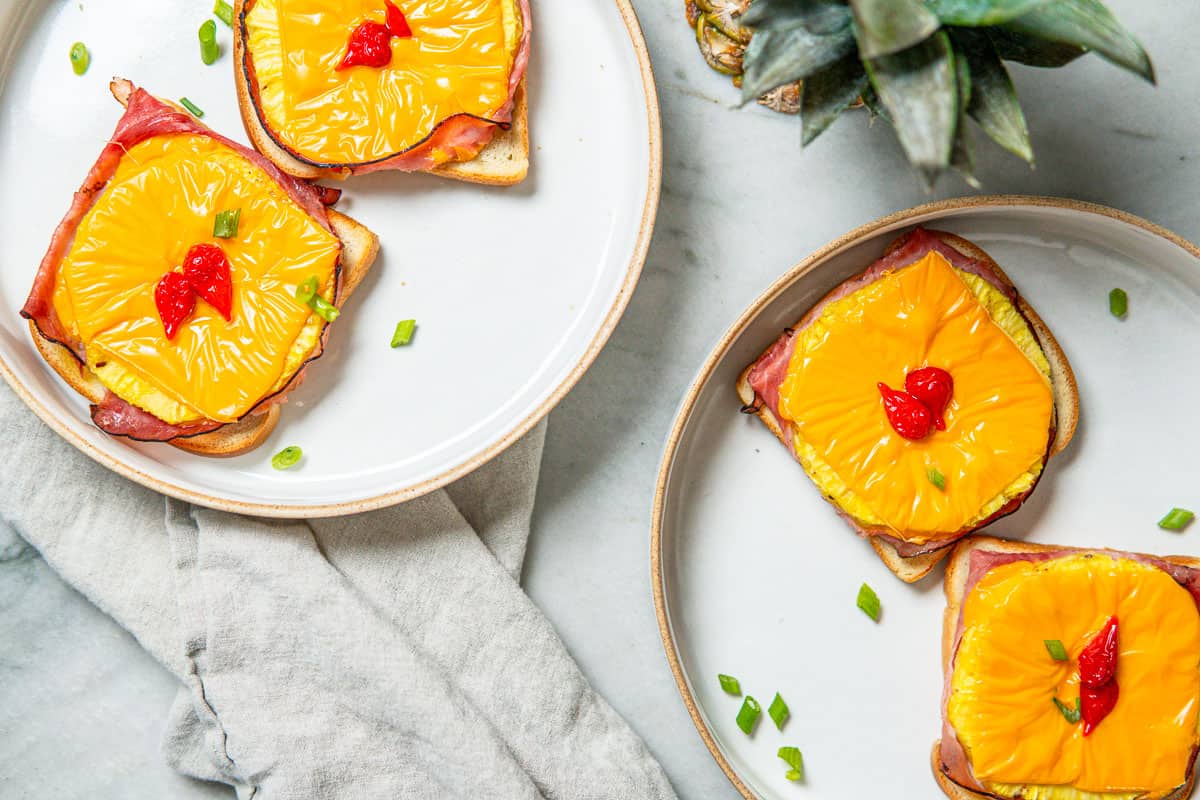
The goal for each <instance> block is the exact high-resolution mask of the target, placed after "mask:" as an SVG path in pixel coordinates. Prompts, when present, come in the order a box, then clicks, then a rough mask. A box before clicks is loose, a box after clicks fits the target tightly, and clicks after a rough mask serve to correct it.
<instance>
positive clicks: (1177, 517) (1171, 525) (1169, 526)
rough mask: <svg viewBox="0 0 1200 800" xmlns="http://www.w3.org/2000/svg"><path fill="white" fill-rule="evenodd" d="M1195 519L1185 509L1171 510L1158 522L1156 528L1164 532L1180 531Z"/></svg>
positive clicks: (1193, 515)
mask: <svg viewBox="0 0 1200 800" xmlns="http://www.w3.org/2000/svg"><path fill="white" fill-rule="evenodd" d="M1195 518H1196V515H1195V514H1193V513H1192V512H1191V511H1188V510H1187V509H1186V508H1172V509H1171V510H1170V511H1168V512H1167V515H1166V516H1165V517H1163V518H1162V519H1160V520H1159V521H1158V527H1160V528H1162V529H1163V530H1164V531H1181V530H1183V529H1184V528H1186V527H1187V526H1188V525H1189V524H1190V523H1191V521H1192V520H1194V519H1195Z"/></svg>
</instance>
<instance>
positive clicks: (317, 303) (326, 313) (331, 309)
mask: <svg viewBox="0 0 1200 800" xmlns="http://www.w3.org/2000/svg"><path fill="white" fill-rule="evenodd" d="M308 307H309V308H311V309H312V310H313V311H315V312H316V313H317V316H318V317H320V318H321V319H323V320H325V321H326V322H333V321H335V320H336V319H337V318H338V317H340V316H341V315H342V312H341V311H338V308H337V306H335V305H334V304H333V303H331V302H329V301H328V300H326V299H325V298H324V297H321V295H319V294H318V295H313V296H312V297H311V298H310V299H309V301H308Z"/></svg>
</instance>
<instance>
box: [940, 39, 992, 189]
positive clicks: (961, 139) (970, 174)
mask: <svg viewBox="0 0 1200 800" xmlns="http://www.w3.org/2000/svg"><path fill="white" fill-rule="evenodd" d="M954 74H955V82H956V84H957V86H958V125H957V126H956V128H955V130H954V146H953V147H952V148H951V150H950V166H951V167H953V168H954V169H955V171H957V172H958V174H959V175H961V176H962V178H963V180H964V181H966V182H967V184H968V185H970V186H971V187H972V188H975V189H978V188H979V187H980V186H981V185H982V184H980V182H979V179H978V178H976V177H975V154H974V152H973V151H972V150H971V139H970V136H969V134H968V131H967V113H966V108H967V107H968V106H969V105H970V104H971V96H972V95H973V94H974V91H975V89H974V84H973V81H972V80H971V70H970V68H969V67H968V66H967V60H966V58H965V57H963V56H962V55H960V53H959V50H958V47H957V46H956V47H955V48H954ZM930 188H932V186H931V187H930Z"/></svg>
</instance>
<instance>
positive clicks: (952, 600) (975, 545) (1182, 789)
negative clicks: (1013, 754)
mask: <svg viewBox="0 0 1200 800" xmlns="http://www.w3.org/2000/svg"><path fill="white" fill-rule="evenodd" d="M977 550H986V551H989V552H995V553H1052V552H1067V551H1078V550H1081V548H1074V547H1057V546H1054V545H1044V544H1033V543H1031V542H1016V541H1012V540H1010V539H999V538H996V537H994V536H972V537H971V538H970V539H966V540H964V541H961V542H959V543H958V544H956V545H955V546H954V548H953V552H951V553H950V558H949V560H948V561H947V562H946V579H945V582H944V584H943V589H944V591H945V594H946V610H945V611H944V612H943V615H942V674H943V676H945V675H946V674H947V673H948V672H949V670H950V666H951V659H952V658H953V657H954V652H953V649H954V639H955V637H956V635H957V634H958V620H959V615H960V614H961V612H962V604H963V601H964V600H965V599H966V594H967V580H968V577H969V575H970V571H971V569H970V564H971V554H972V553H974V552H975V551H977ZM1082 550H1083V552H1087V551H1086V549H1082ZM1096 552H1104V551H1102V550H1098V551H1096ZM1156 558H1160V559H1161V560H1162V561H1166V562H1167V563H1169V564H1177V565H1179V566H1182V567H1190V568H1192V569H1200V558H1193V557H1190V556H1161V557H1158V556H1156ZM943 702H944V701H943ZM942 713H943V714H945V708H944V707H943V709H942ZM930 764H931V766H932V768H933V777H934V779H935V780H936V781H937V783H938V786H940V787H941V789H942V791H943V792H945V793H946V796H947V797H949V798H951V800H996V796H995V795H992V794H986V793H981V792H977V791H975V790H973V789H969V788H967V787H965V786H961V785H960V784H958V783H956V782H955V781H954V780H952V779H951V778H950V776H949V775H947V774H946V771H945V770H944V769H943V768H942V764H943V759H942V742H941V740H940V739H939V740H938V741H936V742H934V743H933V749H932V752H931V753H930ZM1195 780H1196V769H1195V762H1194V761H1193V764H1192V766H1191V768H1190V769H1189V770H1188V774H1187V781H1186V782H1185V783H1184V784H1183V785H1181V786H1179V787H1178V788H1176V789H1175V790H1173V791H1172V792H1170V793H1169V794H1167V795H1166V796H1165V797H1163V798H1162V800H1183V798H1186V797H1188V796H1189V795H1191V793H1192V785H1193V783H1194V782H1195Z"/></svg>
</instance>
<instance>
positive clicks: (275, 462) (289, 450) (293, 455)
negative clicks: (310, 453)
mask: <svg viewBox="0 0 1200 800" xmlns="http://www.w3.org/2000/svg"><path fill="white" fill-rule="evenodd" d="M303 455H304V451H303V450H301V449H300V448H299V447H296V446H295V445H292V446H291V447H285V448H283V449H282V450H280V451H279V452H278V453H276V454H275V455H274V456H272V457H271V466H272V467H274V468H275V469H280V470H282V469H291V468H292V467H294V466H296V465H297V464H299V463H300V457H301V456H303Z"/></svg>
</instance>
